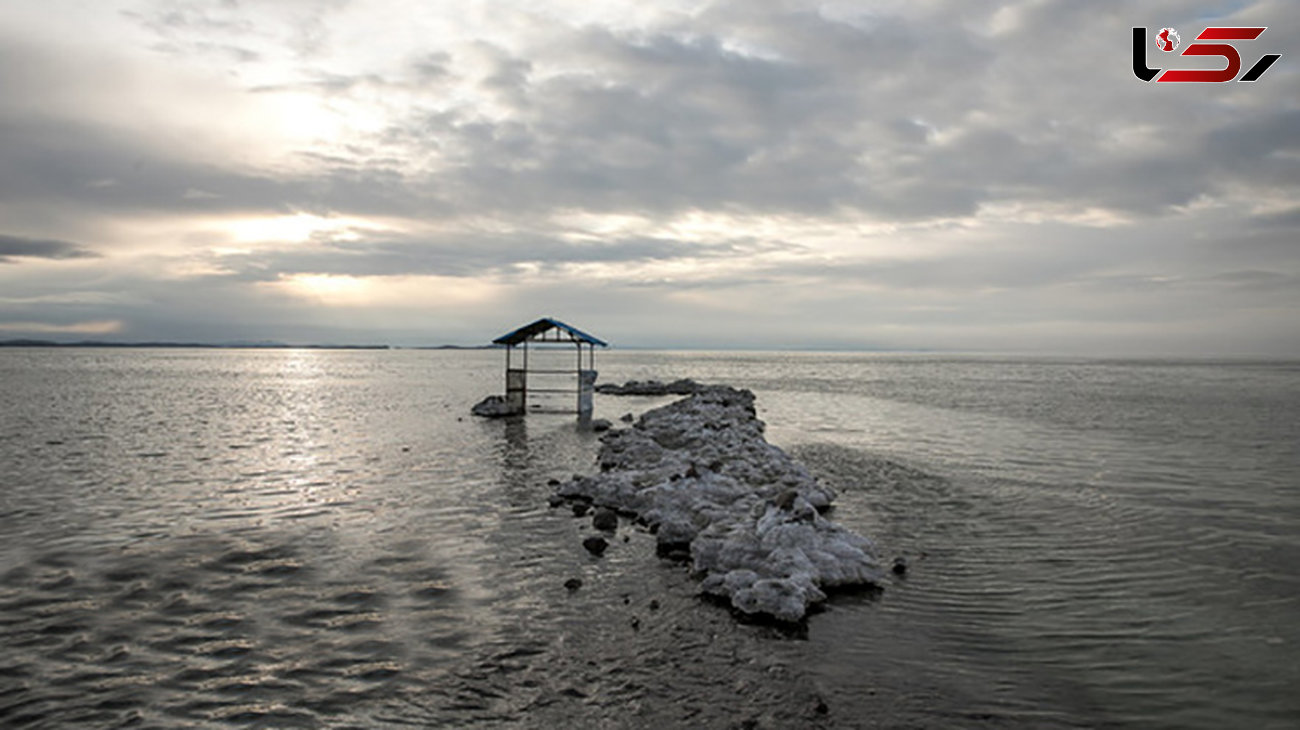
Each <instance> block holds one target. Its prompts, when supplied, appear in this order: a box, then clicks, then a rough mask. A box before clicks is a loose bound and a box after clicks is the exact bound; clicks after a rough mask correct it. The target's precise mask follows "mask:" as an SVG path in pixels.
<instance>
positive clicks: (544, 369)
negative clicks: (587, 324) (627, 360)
mask: <svg viewBox="0 0 1300 730" xmlns="http://www.w3.org/2000/svg"><path fill="white" fill-rule="evenodd" d="M492 344H494V345H505V346H506V408H507V411H508V412H509V413H512V414H521V413H525V412H527V410H528V393H529V390H530V388H529V384H528V381H529V374H530V373H531V374H533V375H537V376H542V377H541V378H540V381H541V387H533V388H531V390H532V392H533V393H539V394H542V393H544V394H548V395H551V396H558V397H560V398H561V399H563V396H564V395H565V394H570V393H571V394H576V396H577V398H576V405H577V413H578V417H579V418H590V417H591V393H592V390H593V389H594V386H595V384H596V346H597V345H599V346H600V347H608V346H609V344H608V343H607V342H605V341H604V340H601V339H599V338H596V337H592V336H591V335H589V334H587V333H586V332H583V331H582V330H580V329H578V328H577V327H573V326H572V325H568V324H565V323H564V322H561V321H560V320H558V319H555V318H554V317H543V318H541V319H539V320H537V321H536V322H533V323H532V324H526V325H524V326H523V327H520V328H518V329H516V330H514V331H511V332H507V333H506V334H504V335H501V336H500V337H498V338H496V339H495V340H492ZM530 344H531V345H532V346H533V349H534V350H552V351H554V350H556V349H565V348H567V347H569V346H570V345H572V346H573V347H574V349H575V351H576V355H577V359H576V361H575V367H574V368H572V369H570V368H568V367H557V366H555V364H554V363H543V364H542V366H541V367H536V366H534V367H533V368H531V369H530V368H529V363H528V351H529V345H530ZM584 345H585V346H586V348H587V353H586V354H587V363H586V364H587V367H586V368H584V367H583V352H582V348H583V346H584ZM557 346H558V347H557ZM516 348H519V349H520V350H521V351H522V358H521V357H520V355H519V354H516V353H515V349H516ZM534 359H535V360H536V356H535V357H534ZM557 379H559V382H556V381H557ZM566 386H567V387H566ZM533 408H534V411H537V410H543V409H542V408H541V407H540V404H537V405H534V406H533ZM552 412H569V411H568V409H567V408H563V409H552Z"/></svg>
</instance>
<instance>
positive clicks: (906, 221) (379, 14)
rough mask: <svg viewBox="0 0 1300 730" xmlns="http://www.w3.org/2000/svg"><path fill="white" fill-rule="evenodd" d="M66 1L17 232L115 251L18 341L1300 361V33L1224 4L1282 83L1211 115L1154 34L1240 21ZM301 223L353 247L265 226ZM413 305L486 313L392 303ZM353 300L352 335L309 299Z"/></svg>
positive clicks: (23, 26)
mask: <svg viewBox="0 0 1300 730" xmlns="http://www.w3.org/2000/svg"><path fill="white" fill-rule="evenodd" d="M42 7H43V6H41V5H39V4H36V3H21V2H20V3H14V4H8V5H6V6H5V7H4V8H3V9H0V21H3V22H2V23H0V27H4V28H6V30H5V31H3V34H4V38H3V39H0V219H2V220H5V221H6V224H7V226H9V227H10V230H14V231H21V232H23V233H24V234H28V235H30V236H31V238H30V239H21V240H20V239H15V240H16V241H17V240H20V242H23V243H22V245H21V246H19V244H17V243H14V242H13V241H9V242H8V243H4V244H0V245H6V246H9V247H11V248H12V249H13V250H6V249H4V248H0V260H7V261H9V262H10V263H12V262H14V261H18V260H20V259H19V258H18V257H20V256H22V257H26V258H27V259H35V258H45V259H51V260H57V259H68V258H76V257H82V258H84V257H87V256H91V255H94V254H101V255H102V256H103V258H102V259H99V260H97V261H96V266H95V269H96V271H95V272H93V275H92V274H91V273H90V272H80V271H74V270H73V269H76V268H77V267H75V266H72V265H59V266H44V267H40V270H39V272H38V271H36V269H37V267H35V266H23V267H21V268H22V269H24V270H25V271H27V272H28V273H27V275H26V276H24V277H19V276H17V275H16V272H17V270H18V269H19V268H20V267H15V266H8V267H0V287H4V290H5V291H6V299H4V300H0V309H4V311H3V312H0V314H3V316H4V317H5V318H8V319H12V320H14V321H42V320H43V318H45V319H48V320H49V321H50V322H52V323H55V324H60V323H67V322H74V321H98V320H100V319H109V318H111V319H114V320H120V321H122V322H123V332H122V334H123V336H126V335H127V334H132V335H138V336H140V337H142V338H146V339H148V338H153V337H155V336H158V333H162V332H172V333H198V332H203V333H208V334H209V335H210V336H213V337H218V336H220V337H226V338H227V339H258V338H262V337H268V338H276V339H290V340H297V341H300V340H302V339H303V338H302V337H296V336H290V335H293V333H294V332H301V333H314V334H315V335H319V336H322V337H326V336H327V337H326V338H327V339H331V340H336V341H337V340H347V339H349V334H348V333H354V334H357V333H361V334H364V335H365V336H366V337H367V338H371V337H372V333H374V332H376V331H378V332H391V333H392V334H393V336H394V337H398V336H401V337H411V338H417V339H419V338H427V339H431V340H437V339H438V338H439V337H440V336H450V333H452V332H469V331H471V330H472V329H473V327H474V326H475V325H473V324H471V323H472V322H479V323H488V324H490V323H492V322H495V321H496V320H495V319H493V318H492V317H490V316H489V315H486V314H481V313H480V310H491V309H494V308H495V309H499V310H502V311H504V310H512V311H513V310H514V309H527V310H528V311H529V312H530V313H536V312H535V311H534V309H535V308H538V307H540V308H542V309H544V310H547V311H550V309H551V308H552V307H554V308H556V309H562V308H563V307H568V308H570V311H574V310H576V311H578V312H584V311H593V312H600V313H602V315H605V314H608V315H609V316H608V318H607V319H605V318H602V319H601V320H599V321H600V322H601V324H602V325H604V326H605V328H604V331H605V332H606V333H607V334H610V336H611V337H612V338H613V339H615V340H623V341H626V340H627V339H628V338H627V337H624V336H623V334H622V333H621V332H620V331H619V328H620V327H625V328H626V331H627V332H628V333H633V332H635V333H638V335H640V334H643V333H649V332H651V331H653V330H654V325H653V323H652V322H650V320H653V317H651V316H650V315H648V314H643V313H640V310H639V309H638V308H645V309H646V310H647V311H653V312H664V313H666V314H665V316H673V317H678V318H680V321H683V322H690V325H691V328H692V329H693V330H698V333H699V334H698V336H696V335H694V334H691V335H689V336H690V337H696V339H698V341H700V342H713V343H715V344H716V343H719V342H721V341H722V340H726V344H734V345H745V344H755V343H758V342H759V339H760V334H759V333H756V332H755V331H754V329H753V328H752V327H746V326H744V324H743V322H744V321H746V318H752V317H756V316H757V317H763V318H764V321H765V322H767V323H770V325H771V326H770V327H769V328H765V331H764V332H763V333H762V335H761V337H762V338H770V342H769V339H763V342H764V343H769V344H771V343H777V344H779V343H781V342H783V341H788V342H802V343H807V344H809V345H815V344H818V343H826V342H835V343H841V344H851V343H853V342H859V343H866V344H870V345H873V346H874V345H888V344H890V343H896V344H899V345H906V346H936V347H942V346H948V345H949V344H951V343H956V342H960V343H962V344H963V346H970V345H972V344H974V343H978V342H979V338H980V337H984V338H986V339H987V341H988V342H997V343H1001V344H1003V345H1008V346H1010V345H1012V344H1014V343H1015V342H1017V341H1019V342H1022V343H1029V344H1033V343H1036V342H1038V341H1039V338H1040V337H1041V333H1042V332H1044V331H1053V332H1059V333H1060V336H1059V337H1057V336H1053V337H1052V338H1051V340H1052V341H1053V342H1056V341H1061V342H1068V341H1069V337H1070V333H1071V332H1077V333H1078V336H1079V338H1080V340H1079V342H1080V343H1083V342H1086V343H1088V344H1087V345H1086V347H1088V348H1091V347H1093V346H1095V344H1096V343H1099V342H1103V341H1104V339H1105V337H1104V330H1105V327H1107V326H1112V327H1114V328H1115V331H1116V333H1117V334H1116V337H1117V340H1116V341H1117V342H1122V345H1123V346H1124V347H1136V346H1140V345H1141V341H1142V337H1141V336H1140V335H1139V334H1136V333H1138V332H1142V331H1145V332H1146V333H1147V334H1148V335H1149V336H1150V337H1151V338H1152V341H1155V340H1157V339H1159V335H1160V333H1161V332H1165V331H1166V328H1169V329H1168V332H1169V333H1170V334H1169V335H1168V337H1167V338H1166V339H1167V340H1168V342H1169V343H1172V344H1170V345H1169V346H1170V347H1172V346H1173V345H1174V344H1177V343H1178V342H1181V343H1185V346H1186V347H1188V348H1192V349H1194V348H1195V347H1197V343H1198V342H1212V341H1215V340H1214V338H1213V337H1210V336H1208V333H1215V332H1219V333H1225V332H1226V330H1231V333H1230V334H1231V335H1232V337H1233V338H1234V339H1233V342H1234V343H1237V342H1239V341H1241V340H1242V339H1243V338H1245V339H1251V338H1253V341H1255V342H1257V343H1259V344H1260V346H1261V347H1266V348H1273V347H1275V346H1276V344H1275V343H1277V342H1279V341H1286V342H1294V341H1295V338H1294V337H1282V335H1284V334H1285V332H1284V330H1285V329H1286V327H1287V324H1286V318H1285V317H1283V316H1281V315H1277V316H1275V315H1274V314H1265V315H1260V314H1259V313H1260V312H1269V313H1273V312H1278V311H1282V312H1288V311H1289V312H1292V313H1294V311H1295V310H1296V309H1297V308H1300V303H1298V302H1297V296H1298V295H1297V294H1296V293H1295V289H1294V281H1295V277H1296V276H1298V275H1300V258H1298V254H1297V251H1296V249H1295V246H1294V241H1295V240H1296V236H1297V235H1300V217H1297V211H1296V208H1295V204H1294V201H1295V200H1296V199H1297V198H1298V197H1300V107H1297V105H1296V103H1295V101H1294V100H1295V99H1297V98H1300V74H1296V73H1294V71H1293V70H1290V67H1288V66H1286V58H1288V56H1286V54H1287V53H1289V51H1287V50H1286V49H1288V48H1291V47H1292V46H1294V45H1295V44H1296V43H1300V10H1297V8H1296V7H1294V6H1292V5H1289V4H1283V3H1277V2H1248V3H1240V4H1233V5H1232V6H1231V7H1228V8H1226V9H1221V11H1216V12H1221V14H1222V17H1218V18H1216V19H1215V20H1214V21H1213V22H1216V23H1222V24H1237V25H1249V24H1260V25H1268V26H1269V31H1268V32H1267V33H1266V34H1265V36H1264V37H1263V38H1262V39H1261V40H1260V41H1259V42H1258V44H1259V47H1258V49H1256V48H1255V47H1254V46H1252V47H1251V51H1250V53H1255V52H1256V51H1258V52H1264V51H1265V50H1269V49H1272V50H1274V51H1279V52H1282V53H1283V54H1284V58H1283V61H1282V62H1281V63H1279V64H1278V65H1277V67H1276V68H1275V69H1273V70H1271V71H1270V72H1269V74H1268V75H1267V76H1266V77H1265V78H1264V79H1261V80H1260V81H1259V82H1257V83H1255V84H1224V85H1216V86H1214V87H1210V86H1199V85H1182V88H1169V87H1174V86H1179V85H1173V84H1163V85H1155V84H1145V83H1143V82H1141V81H1138V80H1137V79H1135V78H1133V76H1132V74H1131V72H1130V71H1129V68H1128V66H1129V56H1130V53H1131V50H1130V48H1129V42H1130V37H1131V36H1130V28H1131V27H1132V26H1135V25H1143V24H1145V25H1148V26H1151V27H1160V26H1161V25H1170V24H1172V25H1175V26H1177V27H1179V28H1180V29H1183V28H1191V27H1192V26H1196V25H1197V24H1200V25H1202V26H1203V25H1204V24H1205V23H1207V22H1210V21H1209V20H1206V19H1205V17H1203V16H1204V12H1205V10H1204V8H1203V7H1200V6H1197V5H1195V4H1194V3H1189V2H1176V1H1174V0H1161V1H1160V2H1153V3H1148V4H1144V5H1143V6H1142V7H1141V8H1134V7H1133V6H1132V5H1131V4H1126V3H1118V2H1100V3H1090V4H1088V5H1087V6H1086V7H1084V6H1082V5H1079V4H1072V3H1058V2H1047V3H1035V4H1017V5H992V6H990V5H983V4H975V3H969V2H960V1H943V0H936V1H935V2H925V3H904V2H885V3H877V4H873V5H872V6H871V7H869V8H866V7H863V6H858V5H853V4H848V3H836V2H809V3H803V2H779V1H771V2H766V1H765V2H753V1H747V2H727V1H724V2H714V3H709V4H707V5H703V6H697V5H693V4H689V3H680V4H673V3H664V4H645V3H641V4H637V5H635V6H630V7H619V6H605V5H600V6H593V5H590V4H588V5H574V4H566V3H540V4H536V5H532V6H528V7H527V8H522V9H521V7H520V6H517V5H512V4H499V3H494V2H487V3H484V4H482V5H480V6H475V8H476V9H475V10H473V11H472V12H457V13H448V12H443V11H440V10H438V9H437V8H434V7H432V6H427V5H419V4H413V3H408V2H404V1H403V0H384V1H383V2H378V1H377V2H375V3H365V4H361V3H346V2H336V1H334V0H319V1H318V0H293V1H292V2H286V3H278V4H276V5H275V6H270V5H264V4H242V3H233V2H232V3H219V4H212V3H201V2H188V1H186V2H177V1H175V0H168V1H167V2H161V1H155V0H144V1H143V2H140V3H137V4H136V5H134V6H133V7H132V9H131V11H130V12H129V13H126V14H123V13H120V12H117V10H116V9H103V8H99V9H88V10H87V11H86V12H85V13H83V14H80V15H78V16H77V17H75V18H71V19H63V18H61V17H56V15H55V14H53V13H52V12H50V11H48V10H44V9H42ZM105 7H108V6H105ZM65 24H68V25H65ZM1189 33H1191V31H1190V30H1188V31H1186V32H1185V33H1184V38H1188V37H1191V36H1190V35H1189ZM74 37H75V42H74V40H72V39H74ZM107 39H112V40H111V42H110V41H109V40H107ZM1171 58H1172V57H1171ZM1153 60H1154V59H1153ZM1161 62H1162V63H1164V62H1166V60H1165V59H1162V60H1161ZM302 216H307V217H311V218H313V219H320V220H324V221H332V222H334V223H337V224H338V225H333V226H323V227H322V228H321V229H320V230H313V231H311V232H309V234H308V235H301V236H299V235H289V234H287V233H286V234H283V235H279V236H278V237H277V235H273V234H272V233H269V232H271V231H274V230H276V228H275V226H271V225H261V224H258V225H261V227H260V228H259V229H258V230H262V231H263V232H267V233H266V234H265V235H262V236H260V237H257V240H245V239H246V238H247V237H246V236H243V235H241V233H240V231H241V230H242V229H241V226H244V225H245V223H247V221H250V220H251V221H254V222H255V223H256V222H258V221H262V222H265V220H269V219H274V218H289V217H302ZM343 221H348V223H347V224H346V225H345V224H344V223H342V222H343ZM354 222H355V223H354ZM253 227H254V228H257V227H258V226H257V225H255V226H253ZM10 238H13V237H12V236H11V237H10ZM0 240H4V239H0ZM89 240H93V241H94V242H95V244H94V249H93V252H92V251H91V249H89V248H87V247H85V246H81V245H78V244H71V243H66V242H67V241H89ZM34 244H41V246H35V247H33V246H34ZM42 246H43V247H42ZM19 248H21V249H22V250H21V251H20V250H19ZM310 277H318V278H316V279H312V278H310ZM320 277H323V278H320ZM20 279H21V280H20ZM399 279H400V280H401V281H403V282H406V284H404V285H405V286H410V287H416V286H418V283H412V282H422V281H426V280H427V281H428V282H430V286H433V285H435V284H436V285H437V286H446V287H454V288H457V290H458V291H461V290H464V291H468V290H471V289H473V290H474V291H475V292H476V296H478V295H482V297H483V298H482V299H479V300H476V301H477V304H476V308H474V309H470V308H467V307H465V306H462V304H454V303H453V302H452V301H451V300H452V299H453V298H454V297H451V296H450V295H448V297H447V301H446V302H444V303H442V304H441V305H440V304H439V302H438V301H437V300H436V298H434V299H431V300H430V302H429V304H428V305H427V306H429V307H430V308H432V309H431V312H430V314H431V315H434V314H436V315H439V316H427V317H424V318H422V319H421V318H414V317H413V315H410V313H409V312H405V311H404V310H402V309H401V308H400V307H396V306H394V305H393V303H392V301H391V298H389V299H384V300H382V302H381V301H380V300H379V299H376V300H374V301H373V302H370V303H367V302H368V300H367V299H366V297H365V296H363V294H364V293H365V292H370V291H375V290H376V287H378V286H380V285H381V284H382V282H384V281H388V282H389V283H392V282H396V281H398V280H399ZM354 280H366V282H367V283H366V285H365V286H361V287H358V288H356V289H355V291H353V293H352V294H351V295H349V296H350V298H349V299H348V302H347V306H342V305H341V304H339V303H338V302H337V301H336V302H332V303H331V306H329V307H327V308H322V309H328V312H325V311H317V310H313V309H312V308H311V306H310V303H309V302H307V301H305V300H304V299H303V298H302V297H296V296H295V291H298V290H295V289H294V288H293V287H277V286H274V285H272V284H274V283H276V282H285V281H299V282H307V283H308V284H311V283H312V282H315V283H316V284H317V285H318V287H317V288H318V289H319V290H320V291H319V293H320V294H321V296H328V294H329V286H328V285H333V284H338V285H340V286H342V285H343V284H344V283H346V282H352V281H354ZM476 285H477V286H478V288H477V289H474V287H475V286H476ZM308 288H309V287H306V288H304V287H299V289H300V290H302V291H305V290H307V289H308ZM448 291H450V289H449V290H448ZM299 293H301V291H299ZM462 300H463V301H467V300H468V299H467V298H464V297H462V298H461V299H460V300H458V301H462ZM36 301H41V302H46V303H47V305H46V309H45V311H37V310H36V309H35V305H33V304H30V302H36ZM90 301H96V302H99V304H98V305H95V306H98V307H99V310H98V311H95V310H93V309H92V305H90V304H88V302H90ZM222 302H226V303H225V304H221V303H222ZM231 302H237V304H232V303H231ZM615 303H616V304H615ZM561 305H562V306H561ZM439 306H442V307H443V308H442V309H438V307H439ZM5 308H7V309H5ZM20 309H21V311H19V310H20ZM213 312H220V316H218V315H216V314H213ZM615 312H617V315H618V316H617V317H614V316H613V314H614V313H615ZM742 313H743V314H742ZM222 317H224V318H225V319H224V320H222ZM1178 317H1184V319H1186V322H1187V323H1185V324H1179V325H1177V326H1174V324H1172V323H1173V322H1174V321H1175V320H1176V319H1177V318H1178ZM60 318H61V319H60ZM453 319H454V320H456V321H457V324H455V325H451V324H441V323H443V322H450V321H452V320H453ZM505 319H506V320H507V321H506V322H504V324H509V323H510V321H512V320H513V319H516V318H515V317H508V318H505ZM577 319H578V320H579V321H580V322H584V321H585V320H584V319H583V317H581V316H579V317H577ZM1178 321H1179V322H1183V320H1181V319H1179V320H1178ZM431 322H438V323H440V324H438V325H437V327H439V328H441V329H436V330H429V329H426V330H423V332H424V334H423V335H422V334H421V332H422V330H421V327H424V328H431V327H434V325H432V324H429V323H431ZM620 322H624V323H626V324H620ZM1193 322H1195V323H1199V325H1197V324H1195V323H1193ZM1120 323H1123V325H1122V327H1121V324H1120ZM497 324H502V323H500V322H497ZM1196 326H1201V327H1204V328H1205V331H1204V333H1202V334H1201V335H1200V336H1197V334H1196V333H1194V330H1195V327H1196ZM151 328H152V329H151ZM295 328H296V329H295ZM376 328H379V329H376ZM496 328H497V326H496V325H493V326H492V327H490V328H489V329H496ZM611 328H612V329H611ZM1144 328H1145V330H1144ZM1225 328H1226V329H1225ZM681 329H682V328H681V327H676V328H668V329H666V330H665V332H664V334H663V335H662V338H661V339H660V340H658V341H661V342H663V343H668V342H669V338H670V336H671V332H672V331H676V332H678V336H681V337H687V336H688V335H682V334H681ZM1121 329H1123V330H1124V332H1125V333H1128V332H1129V330H1132V332H1133V334H1122V336H1121V333H1120V330H1121ZM441 333H446V334H441ZM611 333H612V334H611ZM900 333H905V334H900ZM927 333H929V334H927ZM182 336H183V337H184V338H186V339H188V338H190V337H191V334H184V335H182ZM304 336H305V335H304ZM647 336H648V335H647ZM655 337H660V335H655ZM927 337H928V338H929V339H928V340H927ZM1225 337H1226V334H1225ZM728 338H730V339H728ZM782 338H784V339H782ZM927 343H928V345H927ZM1081 347H1083V345H1081Z"/></svg>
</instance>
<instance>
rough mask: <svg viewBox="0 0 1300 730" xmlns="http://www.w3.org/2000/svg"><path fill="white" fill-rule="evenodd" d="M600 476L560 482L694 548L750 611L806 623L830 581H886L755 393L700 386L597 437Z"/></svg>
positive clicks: (716, 587) (721, 589)
mask: <svg viewBox="0 0 1300 730" xmlns="http://www.w3.org/2000/svg"><path fill="white" fill-rule="evenodd" d="M599 460H600V467H601V472H600V473H599V474H596V475H593V476H587V477H575V478H574V479H573V481H570V482H567V483H564V484H561V485H560V486H559V488H558V490H557V491H558V493H559V494H560V495H561V496H564V497H568V498H573V499H584V500H590V501H591V502H593V503H594V504H596V505H598V506H603V507H608V508H610V509H614V510H617V511H618V512H621V513H623V514H627V515H632V516H635V517H636V518H637V519H638V521H640V522H642V523H644V524H646V525H648V526H649V527H650V529H651V530H653V531H655V535H656V538H657V541H658V545H659V549H660V551H661V552H664V553H673V552H680V551H684V550H689V553H690V558H691V562H692V565H693V567H694V570H695V573H696V575H697V576H698V577H699V578H701V579H702V582H701V590H702V591H703V592H704V593H706V594H709V595H713V596H718V597H720V598H724V599H728V600H730V602H731V604H732V605H733V606H734V607H735V608H737V609H738V610H740V611H742V612H744V613H747V614H758V615H766V616H770V617H773V618H776V619H778V620H781V621H791V622H793V621H799V620H801V619H802V618H803V617H804V615H805V614H806V613H807V611H808V608H809V607H810V606H812V605H814V604H816V603H820V602H821V601H824V600H825V599H826V594H825V593H824V592H823V589H824V588H831V587H836V586H851V585H880V584H882V583H883V573H882V571H881V570H880V568H879V565H878V563H877V560H876V556H875V552H874V548H873V545H872V543H871V541H870V540H868V539H867V538H865V537H862V536H861V535H858V534H856V533H854V532H851V531H849V530H846V529H844V528H843V527H840V526H839V525H837V524H835V523H833V522H831V521H830V520H828V519H826V518H825V517H823V516H822V515H821V511H822V510H825V509H826V508H827V507H829V506H830V504H831V501H832V500H833V499H834V498H835V492H834V490H832V489H831V488H830V487H828V486H825V485H821V484H818V483H817V480H816V479H815V478H814V477H813V476H812V475H811V474H809V473H808V470H807V469H805V468H804V467H803V466H802V465H801V464H799V463H798V462H796V461H795V460H793V459H791V458H790V457H789V456H788V455H786V453H785V452H784V451H782V450H781V449H780V448H778V447H776V446H773V445H771V444H769V443H768V442H767V440H766V439H765V438H764V437H763V422H762V421H760V420H759V419H758V418H757V416H756V415H755V411H754V394H753V393H751V392H750V391H748V390H738V389H736V388H731V387H728V386H720V385H710V386H699V388H698V389H697V390H696V391H695V393H694V394H693V395H690V396H688V397H686V398H684V399H682V400H680V401H677V402H674V403H671V404H669V405H666V406H663V407H661V408H656V409H654V410H651V411H647V412H646V413H645V414H643V415H642V416H641V418H640V419H638V420H637V421H636V423H635V424H634V425H633V427H631V428H624V429H618V430H614V431H610V432H609V433H607V434H605V435H604V436H603V437H602V438H601V449H600V456H599Z"/></svg>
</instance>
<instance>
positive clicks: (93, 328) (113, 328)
mask: <svg viewBox="0 0 1300 730" xmlns="http://www.w3.org/2000/svg"><path fill="white" fill-rule="evenodd" d="M121 330H122V323H121V322H120V321H118V320H99V321H91V322H70V323H68V324H50V323H49V322H5V321H2V320H0V332H27V333H41V334H78V335H107V334H113V333H116V332H120V331H121Z"/></svg>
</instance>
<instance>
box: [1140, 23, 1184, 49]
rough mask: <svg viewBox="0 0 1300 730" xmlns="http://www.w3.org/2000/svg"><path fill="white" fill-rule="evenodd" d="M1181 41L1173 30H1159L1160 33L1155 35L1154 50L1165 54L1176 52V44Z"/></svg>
mask: <svg viewBox="0 0 1300 730" xmlns="http://www.w3.org/2000/svg"><path fill="white" fill-rule="evenodd" d="M1144 32H1145V31H1144ZM1182 41H1183V39H1182V38H1181V37H1179V35H1178V31H1176V30H1174V29H1173V28H1161V29H1160V32H1159V33H1156V48H1159V49H1160V50H1162V51H1165V52H1166V53H1167V52H1169V51H1176V50H1178V44H1179V43H1182Z"/></svg>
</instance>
